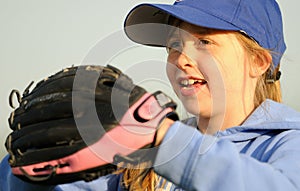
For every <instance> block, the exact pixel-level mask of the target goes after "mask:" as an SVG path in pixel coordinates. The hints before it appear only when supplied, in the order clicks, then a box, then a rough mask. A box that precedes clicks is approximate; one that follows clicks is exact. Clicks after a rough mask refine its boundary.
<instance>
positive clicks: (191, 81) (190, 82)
mask: <svg viewBox="0 0 300 191" xmlns="http://www.w3.org/2000/svg"><path fill="white" fill-rule="evenodd" d="M195 83H205V81H204V80H193V79H186V80H182V81H181V82H180V84H181V85H183V86H188V85H193V84H195Z"/></svg>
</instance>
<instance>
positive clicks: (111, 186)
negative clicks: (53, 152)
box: [0, 156, 122, 191]
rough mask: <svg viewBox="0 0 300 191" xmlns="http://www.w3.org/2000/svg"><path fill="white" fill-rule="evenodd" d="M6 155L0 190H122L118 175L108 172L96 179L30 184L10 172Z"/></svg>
mask: <svg viewBox="0 0 300 191" xmlns="http://www.w3.org/2000/svg"><path fill="white" fill-rule="evenodd" d="M7 159H8V156H6V157H5V158H4V159H3V160H2V162H1V163H0V172H1V173H0V191H81V190H88V191H98V190H101V191H116V190H122V189H121V184H120V177H121V176H120V175H118V174H109V175H107V176H104V177H100V178H98V179H96V180H93V181H90V182H85V181H77V182H72V183H68V184H60V185H56V186H47V185H38V184H31V183H28V182H25V181H22V180H20V179H19V178H17V177H15V176H14V175H13V174H12V173H11V168H10V166H9V164H8V160H7Z"/></svg>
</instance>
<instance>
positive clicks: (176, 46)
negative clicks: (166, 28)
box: [166, 39, 182, 53]
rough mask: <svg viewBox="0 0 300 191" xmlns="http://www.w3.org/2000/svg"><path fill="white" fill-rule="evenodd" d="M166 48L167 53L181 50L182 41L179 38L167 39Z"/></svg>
mask: <svg viewBox="0 0 300 191" xmlns="http://www.w3.org/2000/svg"><path fill="white" fill-rule="evenodd" d="M166 49H167V52H168V53H170V52H173V51H181V49H182V41H181V40H179V39H171V40H169V41H168V43H167V46H166Z"/></svg>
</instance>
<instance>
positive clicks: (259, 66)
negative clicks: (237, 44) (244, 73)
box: [250, 51, 272, 78]
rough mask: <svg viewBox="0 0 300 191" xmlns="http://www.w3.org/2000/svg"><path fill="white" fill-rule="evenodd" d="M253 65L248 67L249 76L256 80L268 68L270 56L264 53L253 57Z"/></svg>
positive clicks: (270, 60)
mask: <svg viewBox="0 0 300 191" xmlns="http://www.w3.org/2000/svg"><path fill="white" fill-rule="evenodd" d="M252 58H253V63H252V64H251V66H250V76H251V77H253V78H257V77H259V76H261V75H263V74H264V73H265V72H266V71H267V70H268V69H269V67H270V65H271V62H272V56H271V54H270V53H269V52H267V51H264V52H260V53H259V54H256V55H253V57H252Z"/></svg>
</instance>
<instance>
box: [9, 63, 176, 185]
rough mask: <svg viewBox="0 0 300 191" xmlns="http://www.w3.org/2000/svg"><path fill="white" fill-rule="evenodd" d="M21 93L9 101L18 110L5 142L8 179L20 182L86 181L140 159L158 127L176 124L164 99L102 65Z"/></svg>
mask: <svg viewBox="0 0 300 191" xmlns="http://www.w3.org/2000/svg"><path fill="white" fill-rule="evenodd" d="M31 85H32V84H31ZM29 89H30V87H28V88H26V90H25V91H24V93H23V95H21V94H20V93H19V92H18V91H16V90H13V91H12V93H11V95H10V105H11V106H12V107H13V108H14V106H13V101H12V99H13V96H14V95H16V97H17V100H18V102H19V106H18V107H17V108H15V109H14V111H13V112H12V113H11V115H10V117H9V125H10V128H11V129H12V130H13V131H12V133H11V134H9V136H8V137H7V139H6V143H5V146H6V148H7V151H8V153H9V156H10V157H9V164H10V165H11V167H12V173H13V174H14V175H16V176H18V177H20V178H21V179H23V180H25V181H30V182H38V183H40V184H61V183H68V182H73V181H77V180H85V181H91V180H94V179H96V178H98V177H100V176H104V175H107V174H110V173H112V172H114V171H115V170H116V169H117V166H116V165H117V164H116V163H118V162H128V161H129V162H133V163H134V162H139V161H140V160H145V159H147V157H145V156H146V155H144V154H145V153H147V152H141V153H142V154H136V153H138V151H140V150H143V149H142V148H150V147H152V146H153V142H154V141H155V135H156V129H157V127H159V125H160V123H161V121H162V120H163V119H164V118H165V117H168V118H171V119H173V120H177V119H178V117H177V115H176V113H175V108H176V104H175V103H174V102H173V101H172V100H171V99H170V98H169V97H168V96H166V95H165V94H164V93H162V92H160V91H158V92H155V93H154V94H150V93H148V92H147V91H146V90H145V89H143V88H141V87H139V86H137V85H135V84H133V82H132V80H131V79H130V78H129V77H128V76H126V75H125V74H123V73H122V72H121V71H120V70H119V69H117V68H115V67H112V66H109V65H108V66H105V67H104V66H93V65H85V66H77V67H70V68H66V69H64V70H62V71H60V72H58V73H56V74H54V75H52V76H50V77H48V78H47V79H45V80H42V81H40V82H39V83H37V85H36V86H35V88H33V90H32V91H29ZM141 155H144V156H141ZM150 158H151V157H150ZM150 158H148V159H150Z"/></svg>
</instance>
